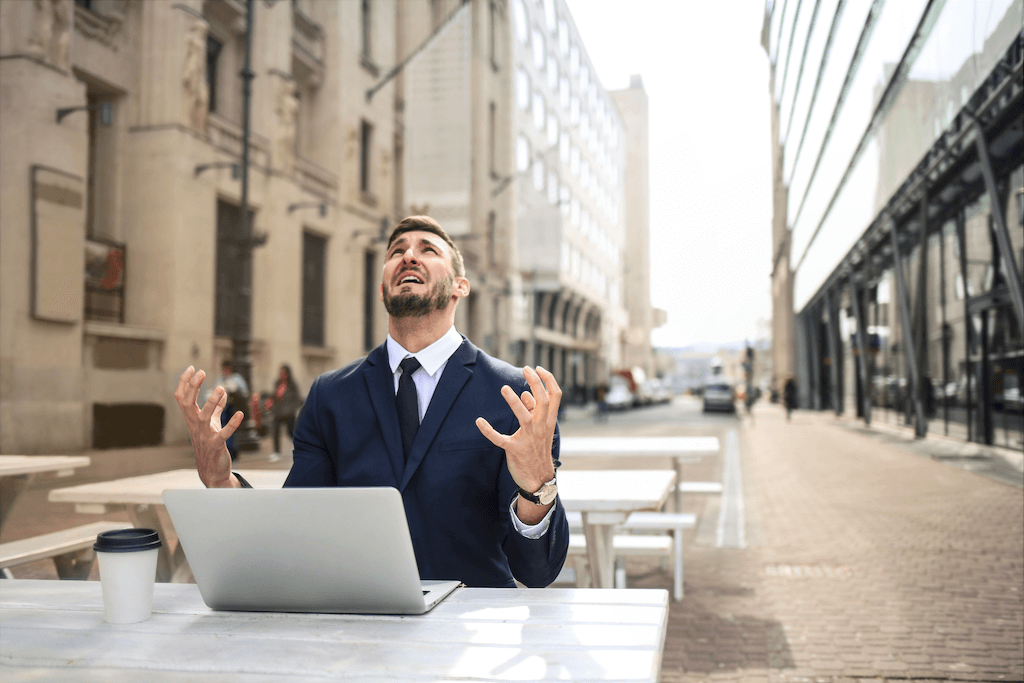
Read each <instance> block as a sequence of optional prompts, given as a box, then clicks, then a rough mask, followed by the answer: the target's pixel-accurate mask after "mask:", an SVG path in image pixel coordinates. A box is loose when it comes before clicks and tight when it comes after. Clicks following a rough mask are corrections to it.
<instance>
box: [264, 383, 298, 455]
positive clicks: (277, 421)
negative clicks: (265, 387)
mask: <svg viewBox="0 0 1024 683" xmlns="http://www.w3.org/2000/svg"><path fill="white" fill-rule="evenodd" d="M267 403H268V404H269V405H265V407H268V408H269V409H270V412H271V413H272V414H273V416H274V452H273V453H271V455H270V459H271V460H272V461H276V460H280V459H281V428H282V427H284V428H285V429H287V430H288V438H289V439H290V438H292V437H293V435H294V434H295V417H296V415H297V413H298V412H299V409H300V408H302V403H303V401H302V395H301V394H300V393H299V386H298V385H297V384H296V383H295V380H294V379H293V378H292V369H291V368H290V367H288V366H287V365H282V366H281V370H280V372H279V373H278V379H277V385H276V386H275V387H274V395H273V396H271V397H270V398H269V399H267Z"/></svg>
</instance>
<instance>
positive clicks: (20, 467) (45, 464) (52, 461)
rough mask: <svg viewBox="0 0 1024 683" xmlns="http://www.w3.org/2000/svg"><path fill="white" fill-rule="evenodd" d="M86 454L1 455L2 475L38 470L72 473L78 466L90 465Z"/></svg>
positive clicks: (0, 471)
mask: <svg viewBox="0 0 1024 683" xmlns="http://www.w3.org/2000/svg"><path fill="white" fill-rule="evenodd" d="M90 462H92V461H91V460H89V457H88V456H85V455H0V477H13V476H15V475H19V474H35V473H38V472H65V471H67V472H68V473H70V472H71V471H72V470H74V469H75V468H78V467H88V466H89V463H90Z"/></svg>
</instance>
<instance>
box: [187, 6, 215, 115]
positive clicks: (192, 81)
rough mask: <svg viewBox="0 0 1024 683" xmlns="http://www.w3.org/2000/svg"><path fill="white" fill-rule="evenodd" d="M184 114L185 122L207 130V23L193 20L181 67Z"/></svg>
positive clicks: (208, 93) (208, 96)
mask: <svg viewBox="0 0 1024 683" xmlns="http://www.w3.org/2000/svg"><path fill="white" fill-rule="evenodd" d="M181 88H182V115H183V117H184V120H185V124H186V125H188V126H192V127H193V128H195V129H197V130H201V131H203V130H206V114H207V108H208V107H209V104H210V90H209V86H208V85H207V83H206V24H205V22H202V21H200V20H198V19H196V20H194V21H192V22H191V24H190V25H189V27H188V31H187V33H186V34H185V59H184V61H183V63H182V68H181Z"/></svg>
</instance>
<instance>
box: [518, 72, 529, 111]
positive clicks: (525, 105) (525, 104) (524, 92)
mask: <svg viewBox="0 0 1024 683" xmlns="http://www.w3.org/2000/svg"><path fill="white" fill-rule="evenodd" d="M516 104H518V105H519V107H520V109H529V108H530V75H529V74H527V73H526V72H525V71H523V70H522V69H519V70H518V71H517V72H516Z"/></svg>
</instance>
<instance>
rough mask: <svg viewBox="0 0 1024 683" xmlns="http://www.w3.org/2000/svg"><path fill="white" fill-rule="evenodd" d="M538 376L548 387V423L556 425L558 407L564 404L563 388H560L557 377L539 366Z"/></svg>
mask: <svg viewBox="0 0 1024 683" xmlns="http://www.w3.org/2000/svg"><path fill="white" fill-rule="evenodd" d="M537 374H538V375H539V376H540V378H541V379H542V380H544V386H545V387H547V390H548V391H547V393H548V399H549V400H550V404H549V406H548V414H547V418H548V422H549V423H550V424H551V425H554V424H555V422H557V421H558V407H559V406H560V405H561V404H562V388H561V387H560V386H558V380H556V379H555V376H554V375H552V374H551V373H550V372H548V371H547V370H545V369H544V368H542V367H540V366H537Z"/></svg>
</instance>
